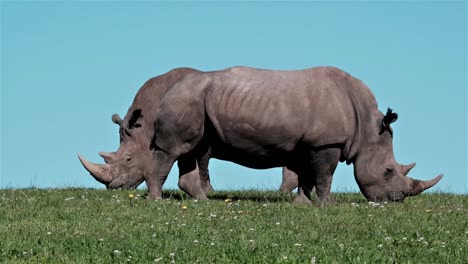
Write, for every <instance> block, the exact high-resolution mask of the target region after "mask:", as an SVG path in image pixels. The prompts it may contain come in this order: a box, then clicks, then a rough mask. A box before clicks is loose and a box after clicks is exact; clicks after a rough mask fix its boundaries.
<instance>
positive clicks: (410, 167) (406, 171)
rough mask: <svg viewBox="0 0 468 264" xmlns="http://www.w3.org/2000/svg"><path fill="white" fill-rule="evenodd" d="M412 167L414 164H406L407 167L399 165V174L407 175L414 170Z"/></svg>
mask: <svg viewBox="0 0 468 264" xmlns="http://www.w3.org/2000/svg"><path fill="white" fill-rule="evenodd" d="M414 166H416V162H413V163H411V164H408V165H403V164H400V168H401V173H402V174H403V175H405V176H406V175H408V173H409V172H410V170H411V169H412V168H414Z"/></svg>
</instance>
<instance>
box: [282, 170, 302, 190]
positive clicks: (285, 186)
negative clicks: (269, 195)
mask: <svg viewBox="0 0 468 264" xmlns="http://www.w3.org/2000/svg"><path fill="white" fill-rule="evenodd" d="M297 177H298V176H297V174H296V173H295V172H294V171H292V170H289V169H288V168H286V167H283V181H282V182H281V186H280V191H281V192H286V193H290V192H292V191H293V190H294V189H296V188H297V185H298V179H297Z"/></svg>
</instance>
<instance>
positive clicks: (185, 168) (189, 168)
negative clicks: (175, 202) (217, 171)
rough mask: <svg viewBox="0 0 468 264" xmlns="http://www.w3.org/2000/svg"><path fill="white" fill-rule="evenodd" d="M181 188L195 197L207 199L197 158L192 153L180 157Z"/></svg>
mask: <svg viewBox="0 0 468 264" xmlns="http://www.w3.org/2000/svg"><path fill="white" fill-rule="evenodd" d="M177 164H178V166H179V188H180V189H181V190H183V191H184V192H186V193H187V194H188V195H190V196H191V197H193V198H195V199H199V200H207V199H208V198H207V197H206V194H205V192H204V191H203V188H202V184H201V177H200V170H199V165H198V162H197V159H196V158H195V157H193V156H191V155H189V156H184V157H181V158H179V160H178V162H177Z"/></svg>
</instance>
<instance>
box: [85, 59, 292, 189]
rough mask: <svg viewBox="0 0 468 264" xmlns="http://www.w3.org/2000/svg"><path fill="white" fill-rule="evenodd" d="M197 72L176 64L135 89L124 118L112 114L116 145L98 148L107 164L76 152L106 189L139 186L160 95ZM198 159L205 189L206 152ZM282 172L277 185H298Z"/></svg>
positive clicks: (148, 160) (147, 164)
mask: <svg viewBox="0 0 468 264" xmlns="http://www.w3.org/2000/svg"><path fill="white" fill-rule="evenodd" d="M198 72H200V71H198V70H196V69H192V68H176V69H173V70H171V71H169V72H167V73H165V74H162V75H160V76H156V77H153V78H151V79H149V80H148V81H147V82H145V83H144V85H143V86H142V87H141V88H140V89H139V91H138V92H137V94H136V96H135V98H134V100H133V103H132V104H131V106H130V108H129V109H128V112H127V114H126V115H125V117H124V119H122V118H121V117H120V116H119V115H117V114H114V115H112V122H114V123H115V124H117V125H118V126H119V135H120V146H119V149H118V150H117V151H116V152H99V155H100V156H101V157H102V158H103V159H104V161H105V163H106V164H95V163H92V162H89V161H87V160H86V159H85V158H84V157H82V156H81V155H78V158H79V160H80V162H81V163H82V165H83V166H84V167H85V169H86V170H87V171H88V172H89V173H90V174H91V175H92V176H93V177H94V178H95V179H96V180H97V181H98V182H100V183H102V184H104V185H105V186H106V188H108V189H135V188H136V187H138V186H139V185H140V184H141V183H142V182H143V181H144V176H145V175H146V174H147V173H148V171H149V168H150V167H151V166H150V164H151V163H152V162H153V161H152V153H153V152H152V149H151V147H150V143H151V139H152V137H153V134H154V129H153V127H154V125H153V124H154V122H155V120H156V116H157V114H158V112H159V103H160V101H161V98H162V97H163V96H164V94H166V92H167V91H168V90H170V89H171V88H172V87H173V86H174V85H175V83H177V81H179V79H181V78H182V77H184V76H185V75H187V74H190V73H198ZM200 163H201V164H200V167H201V169H200V177H201V179H200V181H201V184H202V187H203V190H204V191H205V192H206V193H207V192H210V191H212V190H213V187H212V186H211V183H210V177H209V171H208V163H209V155H207V156H206V157H205V158H204V159H203V160H201V161H200ZM283 175H284V176H283V183H282V185H281V188H280V189H281V190H282V191H284V192H291V191H292V190H293V189H295V188H296V187H297V176H296V175H295V174H294V173H293V172H291V171H289V170H288V169H286V168H285V169H284V171H283ZM180 184H183V183H180Z"/></svg>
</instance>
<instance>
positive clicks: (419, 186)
mask: <svg viewBox="0 0 468 264" xmlns="http://www.w3.org/2000/svg"><path fill="white" fill-rule="evenodd" d="M442 177H444V175H443V174H439V175H438V176H437V177H435V178H434V179H432V180H429V181H421V180H415V179H411V178H409V179H410V180H411V191H410V194H409V196H414V195H418V194H420V193H422V192H423V191H425V190H427V189H429V188H431V187H432V186H434V185H436V184H437V183H438V182H439V181H440V179H442Z"/></svg>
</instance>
